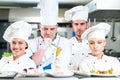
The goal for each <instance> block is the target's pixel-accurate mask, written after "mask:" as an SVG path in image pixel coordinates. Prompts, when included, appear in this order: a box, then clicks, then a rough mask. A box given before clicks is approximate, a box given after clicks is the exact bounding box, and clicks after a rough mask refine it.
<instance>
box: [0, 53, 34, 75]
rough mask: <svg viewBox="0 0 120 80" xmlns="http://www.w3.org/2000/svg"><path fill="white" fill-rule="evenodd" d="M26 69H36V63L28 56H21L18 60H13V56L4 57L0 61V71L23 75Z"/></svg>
mask: <svg viewBox="0 0 120 80" xmlns="http://www.w3.org/2000/svg"><path fill="white" fill-rule="evenodd" d="M25 68H26V69H28V68H36V65H35V63H34V61H33V60H31V59H30V58H28V57H27V56H26V55H23V56H21V57H20V58H18V59H17V60H13V56H10V57H3V58H2V59H1V60H0V71H15V72H19V73H21V72H22V71H23V69H25Z"/></svg>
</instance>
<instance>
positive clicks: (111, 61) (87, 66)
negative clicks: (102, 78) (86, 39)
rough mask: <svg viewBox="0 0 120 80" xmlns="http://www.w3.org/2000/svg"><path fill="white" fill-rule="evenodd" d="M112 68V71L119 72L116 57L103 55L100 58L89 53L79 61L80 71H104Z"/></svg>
mask: <svg viewBox="0 0 120 80" xmlns="http://www.w3.org/2000/svg"><path fill="white" fill-rule="evenodd" d="M111 68H112V69H113V71H114V72H115V73H116V72H118V73H120V63H119V60H117V58H114V57H111V56H107V55H103V57H102V59H97V57H94V56H92V55H89V56H88V57H86V58H85V59H84V61H83V62H81V64H80V66H79V69H80V70H81V71H85V72H90V71H92V70H95V71H98V70H101V71H106V70H110V69H111Z"/></svg>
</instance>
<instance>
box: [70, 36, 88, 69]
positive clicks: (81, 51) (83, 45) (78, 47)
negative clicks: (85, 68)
mask: <svg viewBox="0 0 120 80" xmlns="http://www.w3.org/2000/svg"><path fill="white" fill-rule="evenodd" d="M70 41H71V44H72V58H71V61H70V68H72V69H75V70H77V69H78V68H79V63H80V62H81V61H82V59H83V58H84V57H85V56H87V55H88V53H90V49H89V45H88V41H87V40H82V42H78V41H77V39H76V37H72V38H71V39H70Z"/></svg>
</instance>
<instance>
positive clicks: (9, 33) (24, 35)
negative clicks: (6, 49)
mask: <svg viewBox="0 0 120 80" xmlns="http://www.w3.org/2000/svg"><path fill="white" fill-rule="evenodd" d="M31 32H32V28H31V25H30V24H28V23H27V22H25V21H16V22H14V23H13V24H11V25H10V26H9V27H8V28H7V29H6V31H5V32H4V35H3V38H4V40H6V41H8V42H11V41H12V39H13V38H20V39H23V40H25V41H26V42H27V43H28V37H29V36H30V35H31Z"/></svg>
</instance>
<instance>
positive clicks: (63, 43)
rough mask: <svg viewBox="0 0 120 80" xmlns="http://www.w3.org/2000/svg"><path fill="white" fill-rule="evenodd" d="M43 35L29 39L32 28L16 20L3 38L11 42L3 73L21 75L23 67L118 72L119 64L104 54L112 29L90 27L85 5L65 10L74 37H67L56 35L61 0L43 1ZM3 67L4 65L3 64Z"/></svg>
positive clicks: (108, 27) (0, 62)
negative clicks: (13, 72)
mask: <svg viewBox="0 0 120 80" xmlns="http://www.w3.org/2000/svg"><path fill="white" fill-rule="evenodd" d="M40 4H41V5H40V6H41V10H40V15H41V21H40V25H39V29H40V33H41V35H40V36H39V37H36V38H34V39H29V36H30V34H31V31H32V29H31V25H30V24H29V23H27V22H25V21H16V22H14V23H13V24H11V25H10V26H9V27H8V28H7V29H6V31H5V33H4V35H3V38H4V39H5V40H6V41H7V42H9V43H10V47H11V51H12V54H13V55H12V56H10V57H3V58H2V59H1V60H0V71H17V72H22V70H23V69H24V68H26V69H28V68H38V69H42V70H49V69H53V70H60V69H73V70H80V71H83V72H91V71H92V70H109V69H111V68H112V69H113V70H114V71H115V72H119V73H120V71H119V67H120V63H119V61H118V60H117V59H116V58H114V57H110V56H106V55H104V53H103V50H104V47H105V45H106V40H105V36H106V35H107V34H108V33H109V31H110V28H111V26H110V25H109V24H107V23H99V24H97V25H94V26H91V27H89V22H88V12H89V9H88V8H87V7H86V6H76V7H73V8H71V9H70V10H67V11H65V20H68V21H72V27H73V30H74V32H75V36H74V37H72V38H71V39H67V38H64V37H62V36H60V35H58V33H57V28H58V25H57V18H58V1H57V0H55V1H53V0H52V1H51V0H41V2H40ZM1 64H2V65H1Z"/></svg>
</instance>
